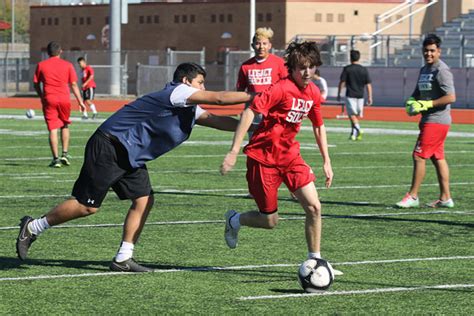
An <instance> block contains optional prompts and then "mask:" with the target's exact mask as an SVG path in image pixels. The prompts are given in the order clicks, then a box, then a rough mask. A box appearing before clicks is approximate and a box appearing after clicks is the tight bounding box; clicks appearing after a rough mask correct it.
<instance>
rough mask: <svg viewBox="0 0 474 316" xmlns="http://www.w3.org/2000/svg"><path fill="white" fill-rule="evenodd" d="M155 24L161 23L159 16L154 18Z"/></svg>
mask: <svg viewBox="0 0 474 316" xmlns="http://www.w3.org/2000/svg"><path fill="white" fill-rule="evenodd" d="M153 22H154V23H155V24H158V23H160V16H159V15H155V16H154V17H153Z"/></svg>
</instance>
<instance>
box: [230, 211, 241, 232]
mask: <svg viewBox="0 0 474 316" xmlns="http://www.w3.org/2000/svg"><path fill="white" fill-rule="evenodd" d="M230 226H232V228H233V229H240V213H237V214H235V215H234V216H233V217H232V218H231V219H230Z"/></svg>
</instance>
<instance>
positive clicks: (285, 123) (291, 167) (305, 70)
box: [221, 42, 333, 258]
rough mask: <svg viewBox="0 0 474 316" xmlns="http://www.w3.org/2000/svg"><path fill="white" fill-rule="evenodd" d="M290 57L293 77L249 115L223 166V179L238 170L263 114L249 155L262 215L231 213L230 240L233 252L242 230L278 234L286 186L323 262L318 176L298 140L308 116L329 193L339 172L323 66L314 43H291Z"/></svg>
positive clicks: (252, 184) (250, 180)
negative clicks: (321, 79) (330, 141)
mask: <svg viewBox="0 0 474 316" xmlns="http://www.w3.org/2000/svg"><path fill="white" fill-rule="evenodd" d="M285 57H286V65H287V67H288V71H289V73H290V75H289V76H288V77H287V78H285V79H282V80H280V81H279V82H277V83H275V84H274V85H273V86H272V87H270V88H269V89H267V90H265V91H264V92H262V93H261V94H260V95H258V96H256V97H255V99H254V100H253V102H252V103H251V105H250V107H249V108H247V109H246V110H245V111H244V112H243V114H242V117H241V119H240V123H239V126H238V127H237V131H236V132H235V135H234V140H233V143H232V147H231V150H230V151H229V153H228V154H227V155H226V157H225V159H224V161H223V163H222V165H221V173H222V174H226V173H227V172H229V171H230V170H231V169H232V168H233V167H234V165H235V163H236V160H237V155H238V153H239V151H240V146H241V144H242V141H243V138H244V136H245V132H246V131H247V130H248V128H249V127H250V125H251V124H252V120H253V118H254V117H255V116H256V115H257V114H263V121H262V123H260V125H259V126H258V128H257V129H256V131H255V132H254V135H253V136H252V138H251V139H250V142H249V144H248V145H247V146H246V147H245V149H244V152H245V154H246V155H247V182H248V188H249V191H250V193H251V194H252V195H253V197H254V199H255V202H256V203H257V206H258V211H250V212H246V213H237V212H236V211H234V210H231V211H228V212H227V213H226V214H225V240H226V242H227V245H228V246H229V247H230V248H235V247H236V246H237V239H238V232H239V230H240V228H241V226H249V227H255V228H267V229H271V228H274V227H275V226H276V225H277V223H278V214H277V211H278V187H279V186H280V184H281V183H282V182H284V183H285V184H286V186H287V187H288V189H289V190H290V191H291V192H293V193H294V194H295V195H296V196H297V198H298V201H299V202H300V204H301V206H302V207H303V209H304V211H305V213H306V221H305V233H306V242H307V246H308V252H309V253H308V257H309V258H320V257H321V254H320V242H321V225H322V223H321V203H320V202H319V199H318V192H317V191H316V187H315V185H314V182H313V181H314V180H315V176H314V174H313V171H312V169H311V167H310V166H309V165H308V164H306V162H305V161H304V160H303V158H302V157H301V154H300V145H299V143H298V142H297V141H296V140H295V137H296V134H297V133H298V132H299V130H300V126H301V122H302V120H303V118H305V117H306V116H308V117H309V118H310V120H311V122H312V123H313V131H314V136H315V138H316V142H317V145H318V147H319V150H320V152H321V156H322V158H323V170H324V176H325V178H326V179H325V180H326V187H327V188H329V187H330V186H331V182H332V179H333V171H332V167H331V160H330V158H329V152H328V145H327V138H326V128H325V127H324V123H323V119H322V116H321V104H320V101H321V96H320V92H319V89H318V88H317V87H316V86H315V85H314V83H313V82H312V81H311V80H312V79H313V76H314V72H315V71H316V67H318V66H320V65H321V58H320V53H319V49H318V47H317V45H316V43H314V42H304V43H295V42H293V43H291V44H290V45H289V46H288V48H287V50H286V54H285Z"/></svg>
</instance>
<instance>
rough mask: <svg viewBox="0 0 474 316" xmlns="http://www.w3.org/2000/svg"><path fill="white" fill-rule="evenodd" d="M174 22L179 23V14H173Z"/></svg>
mask: <svg viewBox="0 0 474 316" xmlns="http://www.w3.org/2000/svg"><path fill="white" fill-rule="evenodd" d="M174 23H179V15H175V16H174Z"/></svg>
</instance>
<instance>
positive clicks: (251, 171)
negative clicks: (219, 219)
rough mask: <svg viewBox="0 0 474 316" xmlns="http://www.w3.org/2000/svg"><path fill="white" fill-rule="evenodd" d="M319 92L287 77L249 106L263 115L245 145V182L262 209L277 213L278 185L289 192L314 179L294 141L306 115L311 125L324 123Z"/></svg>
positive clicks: (298, 145)
mask: <svg viewBox="0 0 474 316" xmlns="http://www.w3.org/2000/svg"><path fill="white" fill-rule="evenodd" d="M320 100H321V95H320V92H319V89H318V88H317V87H316V85H315V84H314V83H312V82H311V83H309V84H308V86H306V88H304V89H300V88H298V86H297V85H296V84H295V83H294V82H293V81H292V80H291V79H289V78H287V79H283V80H280V81H279V82H277V83H275V84H274V85H273V86H271V87H270V88H269V89H267V90H265V91H264V92H262V94H260V95H259V96H257V97H255V99H254V100H253V102H252V104H251V105H250V108H251V109H252V110H254V111H255V112H258V113H261V114H263V116H264V118H263V121H262V122H261V123H260V125H259V127H258V129H257V130H256V131H255V132H254V134H253V136H252V138H251V139H250V142H249V144H248V145H247V146H245V149H244V153H245V154H246V155H247V156H248V160H247V181H248V186H249V192H250V193H251V194H252V195H253V196H254V198H255V201H256V202H257V205H258V207H259V209H260V211H261V212H264V213H272V212H276V210H277V206H278V187H279V186H280V184H281V183H282V182H284V183H285V184H286V186H287V187H288V189H289V190H290V191H291V192H294V191H296V190H298V189H299V188H301V187H303V186H305V185H307V184H308V183H310V182H312V181H314V179H315V177H314V174H313V172H312V170H311V168H310V167H309V166H308V165H307V164H306V163H305V162H304V160H303V158H302V157H301V154H300V144H299V143H298V142H297V141H296V139H295V137H296V134H297V133H298V132H299V130H300V127H301V122H302V121H303V119H304V118H305V117H306V116H308V117H309V119H310V120H311V121H312V123H313V125H314V126H321V125H323V124H324V122H323V119H322V115H321V101H320Z"/></svg>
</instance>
